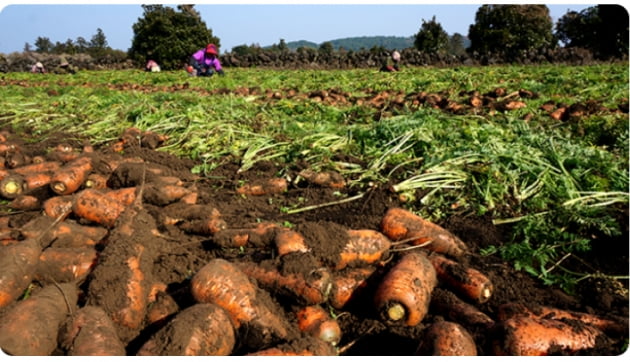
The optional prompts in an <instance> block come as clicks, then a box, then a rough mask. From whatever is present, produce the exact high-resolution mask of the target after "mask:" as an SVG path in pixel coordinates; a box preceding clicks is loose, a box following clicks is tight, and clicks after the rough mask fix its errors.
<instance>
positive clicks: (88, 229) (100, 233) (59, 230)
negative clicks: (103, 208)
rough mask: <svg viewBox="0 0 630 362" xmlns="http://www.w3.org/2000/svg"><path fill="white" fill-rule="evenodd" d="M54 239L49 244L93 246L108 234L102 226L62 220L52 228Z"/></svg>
mask: <svg viewBox="0 0 630 362" xmlns="http://www.w3.org/2000/svg"><path fill="white" fill-rule="evenodd" d="M53 232H54V235H55V240H54V241H53V243H52V244H51V246H52V247H56V248H73V247H76V248H78V247H86V246H94V245H97V244H99V243H101V242H102V241H103V240H104V239H105V237H106V236H107V234H108V230H107V228H105V227H104V226H90V225H81V224H78V223H76V222H74V221H68V220H65V221H62V222H60V223H59V224H58V225H57V227H56V228H55V229H54V231H53Z"/></svg>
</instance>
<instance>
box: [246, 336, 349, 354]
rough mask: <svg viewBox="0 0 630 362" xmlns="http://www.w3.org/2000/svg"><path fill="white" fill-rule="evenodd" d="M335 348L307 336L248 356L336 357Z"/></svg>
mask: <svg viewBox="0 0 630 362" xmlns="http://www.w3.org/2000/svg"><path fill="white" fill-rule="evenodd" d="M336 355H337V351H336V350H335V348H334V346H333V345H332V344H330V343H328V342H324V341H322V340H320V339H318V338H315V337H311V336H308V335H307V336H305V337H302V338H299V339H297V340H293V341H291V342H290V343H285V344H281V345H278V346H275V347H270V348H266V349H261V350H258V351H256V352H250V353H247V354H246V356H280V357H285V356H286V357H295V356H336Z"/></svg>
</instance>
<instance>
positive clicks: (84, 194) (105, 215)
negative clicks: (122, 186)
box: [72, 189, 125, 227]
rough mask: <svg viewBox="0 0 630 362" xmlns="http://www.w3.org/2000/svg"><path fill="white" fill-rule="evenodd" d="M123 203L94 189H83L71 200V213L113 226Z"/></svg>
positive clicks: (122, 207)
mask: <svg viewBox="0 0 630 362" xmlns="http://www.w3.org/2000/svg"><path fill="white" fill-rule="evenodd" d="M124 210H125V205H124V204H123V203H122V202H120V201H118V200H116V199H113V198H111V197H108V196H105V195H104V194H103V193H102V192H100V191H98V190H95V189H85V190H83V191H81V192H79V193H78V194H77V195H76V198H75V199H74V201H73V202H72V211H73V213H74V214H75V215H76V216H78V217H81V218H84V219H86V220H89V221H92V222H95V223H97V224H100V225H103V226H107V227H113V226H114V223H115V222H116V220H117V219H118V217H119V216H120V214H121V213H122V212H123V211H124Z"/></svg>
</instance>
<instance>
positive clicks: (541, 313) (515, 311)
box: [497, 302, 628, 335]
mask: <svg viewBox="0 0 630 362" xmlns="http://www.w3.org/2000/svg"><path fill="white" fill-rule="evenodd" d="M497 314H498V319H499V320H507V319H509V318H511V317H514V316H517V315H523V316H527V317H532V318H542V319H556V320H560V321H571V320H576V321H579V322H580V323H585V324H589V325H591V326H593V327H596V328H598V329H600V330H602V331H604V332H606V333H612V334H616V335H623V334H627V333H628V321H627V320H625V321H623V322H620V321H614V320H610V319H606V318H602V317H599V316H596V315H594V314H591V313H584V312H575V311H569V310H564V309H560V308H555V307H550V306H540V305H536V306H525V305H524V304H521V303H517V302H512V303H505V304H502V305H500V306H499V310H498V313H497Z"/></svg>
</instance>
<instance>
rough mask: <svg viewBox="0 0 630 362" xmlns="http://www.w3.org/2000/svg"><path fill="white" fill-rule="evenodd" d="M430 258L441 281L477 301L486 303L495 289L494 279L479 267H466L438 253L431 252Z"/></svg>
mask: <svg viewBox="0 0 630 362" xmlns="http://www.w3.org/2000/svg"><path fill="white" fill-rule="evenodd" d="M429 260H430V261H431V264H433V267H434V268H435V271H436V273H437V278H438V280H439V281H440V282H441V283H444V284H446V285H448V286H449V287H450V288H453V290H454V291H456V292H457V293H459V294H461V295H462V296H464V297H465V298H467V299H469V300H472V301H474V302H475V303H485V302H487V301H488V299H490V296H492V293H493V291H494V285H493V284H492V281H491V280H490V279H489V278H488V277H487V276H486V275H485V274H483V273H482V272H480V271H479V270H477V269H474V268H470V267H466V266H464V265H462V264H460V263H458V262H456V261H453V260H450V259H448V258H446V257H445V256H443V255H440V254H437V253H431V254H429Z"/></svg>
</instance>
